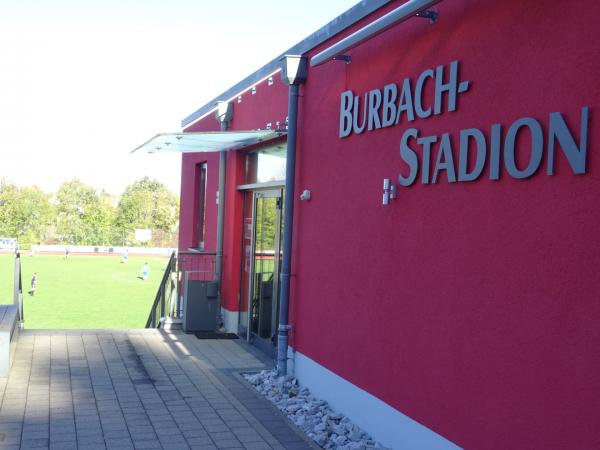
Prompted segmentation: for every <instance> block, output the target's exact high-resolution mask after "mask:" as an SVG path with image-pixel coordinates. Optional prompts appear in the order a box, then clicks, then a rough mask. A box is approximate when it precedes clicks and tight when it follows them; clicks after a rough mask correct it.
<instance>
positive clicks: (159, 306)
mask: <svg viewBox="0 0 600 450" xmlns="http://www.w3.org/2000/svg"><path fill="white" fill-rule="evenodd" d="M176 274H177V258H176V256H175V252H173V253H172V254H171V257H170V258H169V262H168V264H167V267H166V269H165V273H164V274H163V277H162V280H161V282H160V285H159V286H158V292H157V293H156V297H155V298H154V303H153V304H152V308H151V309H150V314H149V315H148V320H147V321H146V328H160V326H161V323H162V321H163V320H164V319H165V318H166V317H172V316H173V309H174V308H175V303H176V298H177V282H176ZM167 300H168V301H169V304H168V305H167Z"/></svg>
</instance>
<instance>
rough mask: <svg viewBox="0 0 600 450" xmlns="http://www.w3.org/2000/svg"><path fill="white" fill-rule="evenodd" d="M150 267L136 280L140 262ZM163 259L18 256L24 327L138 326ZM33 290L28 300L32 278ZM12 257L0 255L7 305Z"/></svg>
mask: <svg viewBox="0 0 600 450" xmlns="http://www.w3.org/2000/svg"><path fill="white" fill-rule="evenodd" d="M146 261H147V262H148V265H149V266H150V276H149V278H148V280H147V281H143V280H141V279H140V278H138V277H140V276H141V270H142V266H143V265H144V262H146ZM167 262H168V259H167V258H151V257H135V256H130V257H129V262H128V263H126V264H122V263H121V262H120V258H119V257H117V256H75V255H70V256H69V258H68V260H65V259H64V257H63V256H42V255H36V256H22V257H21V266H22V283H23V297H24V316H25V327H26V328H28V329H32V328H46V329H49V328H55V329H66V328H143V327H144V325H145V324H146V319H147V318H148V313H149V311H150V306H151V305H152V302H153V301H154V296H155V295H156V291H157V290H158V284H159V283H160V280H161V278H162V275H163V272H164V270H165V267H166V265H167ZM34 272H37V278H38V283H37V291H36V293H35V296H30V295H29V294H28V293H27V291H28V290H29V288H30V283H31V276H32V274H33V273H34ZM13 277H14V256H13V255H0V303H12V286H13Z"/></svg>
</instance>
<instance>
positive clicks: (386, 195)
mask: <svg viewBox="0 0 600 450" xmlns="http://www.w3.org/2000/svg"><path fill="white" fill-rule="evenodd" d="M395 198H396V185H395V184H392V183H391V181H390V179H389V178H384V179H383V201H382V204H384V205H388V204H389V203H390V200H394V199H395Z"/></svg>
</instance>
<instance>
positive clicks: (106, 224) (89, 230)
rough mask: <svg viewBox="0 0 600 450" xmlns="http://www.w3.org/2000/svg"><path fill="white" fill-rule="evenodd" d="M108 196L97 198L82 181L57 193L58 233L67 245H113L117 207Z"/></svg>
mask: <svg viewBox="0 0 600 450" xmlns="http://www.w3.org/2000/svg"><path fill="white" fill-rule="evenodd" d="M112 203H113V202H112V197H110V195H108V194H107V193H105V192H101V193H100V194H96V191H95V190H94V188H92V187H91V186H88V185H86V184H85V183H83V182H81V181H80V180H77V179H75V180H70V181H65V182H64V183H63V184H62V185H61V186H60V188H59V189H58V192H57V193H56V231H57V233H58V234H59V236H60V240H61V241H62V242H63V243H68V244H73V245H111V244H112V243H113V241H114V239H115V236H114V231H113V228H112V224H113V220H114V216H115V207H114V206H113V204H112Z"/></svg>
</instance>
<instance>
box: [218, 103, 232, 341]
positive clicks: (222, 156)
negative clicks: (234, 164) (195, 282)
mask: <svg viewBox="0 0 600 450" xmlns="http://www.w3.org/2000/svg"><path fill="white" fill-rule="evenodd" d="M215 117H216V119H217V121H218V122H219V125H220V130H221V131H227V130H228V129H229V122H231V118H232V117H233V104H232V103H229V102H217V110H216V112H215ZM227 153H228V151H227V150H221V151H220V152H219V191H218V196H219V197H218V205H217V249H216V259H215V280H216V281H217V283H218V286H219V294H218V297H217V298H218V302H217V323H216V324H215V329H219V328H221V327H222V326H223V315H222V314H221V305H222V304H223V298H222V292H223V290H222V288H221V286H222V284H223V283H222V278H223V276H222V275H223V234H224V232H225V180H226V177H227Z"/></svg>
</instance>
